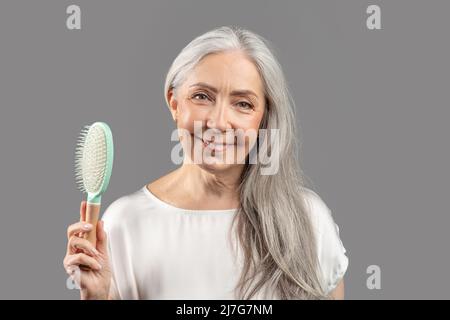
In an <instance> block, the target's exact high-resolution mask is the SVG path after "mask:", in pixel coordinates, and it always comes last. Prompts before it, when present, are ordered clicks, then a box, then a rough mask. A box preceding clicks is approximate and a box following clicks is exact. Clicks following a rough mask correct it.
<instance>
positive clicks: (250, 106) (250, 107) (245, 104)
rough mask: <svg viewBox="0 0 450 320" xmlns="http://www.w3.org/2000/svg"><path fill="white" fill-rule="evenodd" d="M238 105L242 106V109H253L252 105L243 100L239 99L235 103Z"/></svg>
mask: <svg viewBox="0 0 450 320" xmlns="http://www.w3.org/2000/svg"><path fill="white" fill-rule="evenodd" d="M237 104H238V106H239V107H242V108H243V109H253V106H252V105H251V104H250V103H248V102H245V101H240V102H238V103H237Z"/></svg>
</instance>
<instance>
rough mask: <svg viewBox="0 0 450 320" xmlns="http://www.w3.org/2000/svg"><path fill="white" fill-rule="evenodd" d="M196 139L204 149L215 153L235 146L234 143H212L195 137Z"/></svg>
mask: <svg viewBox="0 0 450 320" xmlns="http://www.w3.org/2000/svg"><path fill="white" fill-rule="evenodd" d="M195 137H196V138H197V139H199V140H200V141H202V144H203V147H204V148H209V149H211V150H215V151H223V150H225V149H227V148H229V147H231V146H235V145H236V143H214V142H212V141H210V140H206V141H205V140H203V139H202V138H200V137H198V136H195Z"/></svg>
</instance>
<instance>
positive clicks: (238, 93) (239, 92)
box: [189, 82, 258, 100]
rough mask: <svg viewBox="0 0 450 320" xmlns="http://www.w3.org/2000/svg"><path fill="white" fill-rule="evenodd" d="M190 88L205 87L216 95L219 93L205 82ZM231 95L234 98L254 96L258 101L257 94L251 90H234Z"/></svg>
mask: <svg viewBox="0 0 450 320" xmlns="http://www.w3.org/2000/svg"><path fill="white" fill-rule="evenodd" d="M189 87H205V88H207V89H209V90H211V91H212V92H214V93H217V92H218V91H219V90H217V89H216V88H214V87H213V86H210V85H209V84H207V83H204V82H197V83H195V84H193V85H191V86H189ZM230 95H232V96H245V95H252V96H255V98H256V100H258V96H257V95H256V93H254V92H253V91H251V90H234V91H232V92H231V94H230Z"/></svg>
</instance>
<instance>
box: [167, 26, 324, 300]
mask: <svg viewBox="0 0 450 320" xmlns="http://www.w3.org/2000/svg"><path fill="white" fill-rule="evenodd" d="M271 48H272V46H271V44H270V43H269V42H268V41H267V40H266V39H264V38H262V37H261V36H259V35H257V34H255V33H253V32H251V31H249V30H245V29H242V28H239V27H235V26H224V27H219V28H216V29H213V30H211V31H209V32H207V33H205V34H203V35H200V36H199V37H197V38H195V39H194V40H192V41H191V42H190V43H189V44H188V45H187V46H186V47H185V48H184V49H183V50H182V51H181V52H180V54H179V55H178V56H177V57H176V58H175V60H174V61H173V63H172V66H171V67H170V69H169V71H168V73H167V77H166V82H165V86H164V92H165V97H166V102H167V105H169V101H168V100H167V93H168V91H169V90H171V89H173V90H174V91H176V88H178V87H179V86H180V85H181V84H182V83H183V81H184V80H185V78H186V76H187V75H188V73H189V72H190V71H191V70H192V69H193V68H194V67H195V66H196V64H197V63H198V62H199V61H200V60H201V59H202V58H203V57H205V56H206V55H208V54H211V53H218V52H224V51H230V50H240V51H242V52H243V53H245V54H246V55H247V56H248V57H249V58H250V59H251V61H253V63H254V64H255V66H256V67H257V69H258V71H259V73H260V76H261V78H262V80H263V84H264V90H265V92H264V94H265V100H266V106H265V110H264V116H263V119H262V121H261V124H260V129H266V130H267V131H270V130H271V129H278V133H279V136H278V137H279V140H278V141H279V143H278V150H277V152H279V158H278V159H279V164H278V171H277V173H276V174H272V175H262V174H260V170H261V166H262V164H264V163H267V158H266V159H262V160H261V161H257V163H256V164H253V163H252V164H248V163H247V162H246V163H245V166H244V170H243V172H242V175H241V179H240V184H239V190H238V192H239V199H240V207H239V209H238V214H237V215H235V216H234V220H233V224H234V223H235V222H236V221H238V222H237V223H238V224H237V235H238V239H239V242H240V244H241V248H242V249H243V253H244V263H243V270H242V274H241V275H240V279H239V282H238V284H237V286H236V288H235V289H236V290H237V289H239V293H238V296H239V298H240V299H251V298H252V297H254V296H255V295H256V294H257V293H258V292H260V290H262V289H264V288H267V287H268V288H272V292H275V293H274V294H275V296H277V298H278V299H326V298H327V296H326V295H325V292H324V291H323V287H322V286H321V281H322V280H321V278H320V271H319V270H320V268H319V266H318V256H317V250H316V249H317V248H316V239H315V235H314V231H313V226H312V222H311V218H310V215H309V213H308V211H307V209H306V204H305V199H304V188H305V182H304V180H305V179H304V176H303V172H302V170H301V169H300V163H299V155H298V151H299V147H300V145H301V142H300V141H299V140H298V137H297V129H296V128H297V126H296V122H295V104H294V100H293V99H292V97H291V95H290V93H289V90H288V85H287V82H286V79H285V77H284V74H283V71H282V69H281V66H280V65H279V63H278V62H277V59H276V58H275V55H274V53H273V49H271ZM259 138H260V137H258V139H259ZM256 145H261V144H260V143H257V144H256ZM262 145H263V147H262V150H260V156H262V157H267V152H264V151H269V153H270V149H271V146H270V144H269V146H268V150H266V149H264V146H265V145H266V144H262ZM247 158H248V156H247Z"/></svg>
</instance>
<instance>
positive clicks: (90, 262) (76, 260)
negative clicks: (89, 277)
mask: <svg viewBox="0 0 450 320" xmlns="http://www.w3.org/2000/svg"><path fill="white" fill-rule="evenodd" d="M77 266H78V267H79V266H87V267H89V268H91V269H92V270H100V269H101V268H102V266H101V265H100V263H98V262H97V260H95V259H94V258H92V257H90V256H88V255H87V254H84V253H77V254H72V255H68V256H67V257H66V259H65V260H64V267H65V269H66V271H67V270H72V269H73V268H74V267H77Z"/></svg>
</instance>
